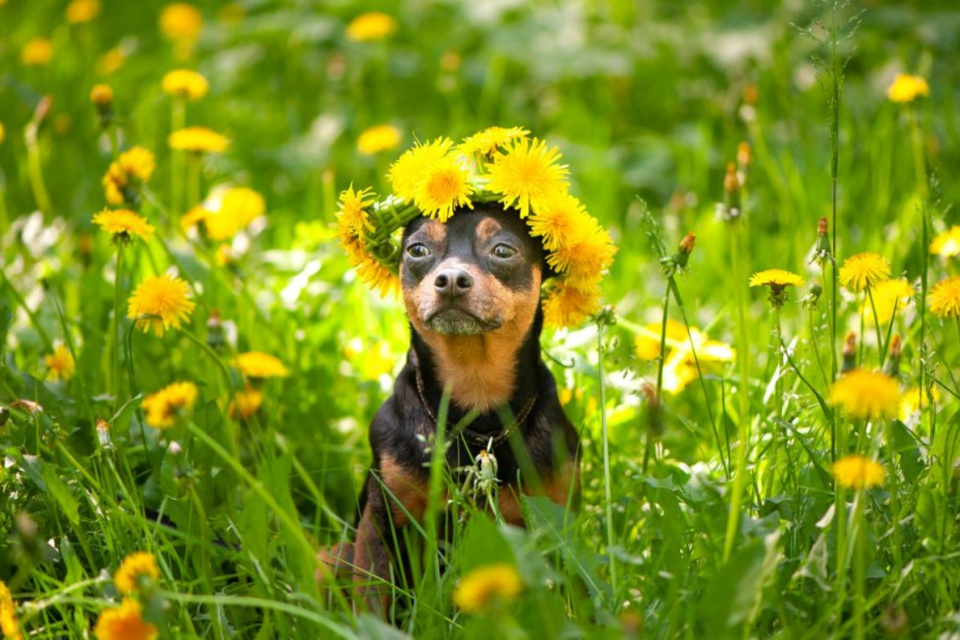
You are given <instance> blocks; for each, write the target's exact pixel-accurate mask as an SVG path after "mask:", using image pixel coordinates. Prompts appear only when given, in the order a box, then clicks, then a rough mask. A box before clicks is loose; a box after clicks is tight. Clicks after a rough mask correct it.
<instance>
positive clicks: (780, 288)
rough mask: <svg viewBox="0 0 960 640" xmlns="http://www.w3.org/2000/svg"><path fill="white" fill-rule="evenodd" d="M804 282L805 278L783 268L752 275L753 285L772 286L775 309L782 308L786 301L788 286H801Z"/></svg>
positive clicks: (772, 303) (771, 302)
mask: <svg viewBox="0 0 960 640" xmlns="http://www.w3.org/2000/svg"><path fill="white" fill-rule="evenodd" d="M803 283H804V279H803V278H801V277H800V276H798V275H797V274H795V273H792V272H790V271H785V270H783V269H767V270H766V271H760V272H757V273H755V274H753V275H752V276H750V286H751V287H769V288H770V304H771V305H772V306H773V308H774V309H775V310H778V309H780V307H782V306H783V303H784V302H786V300H787V297H786V290H787V287H799V286H801V285H803Z"/></svg>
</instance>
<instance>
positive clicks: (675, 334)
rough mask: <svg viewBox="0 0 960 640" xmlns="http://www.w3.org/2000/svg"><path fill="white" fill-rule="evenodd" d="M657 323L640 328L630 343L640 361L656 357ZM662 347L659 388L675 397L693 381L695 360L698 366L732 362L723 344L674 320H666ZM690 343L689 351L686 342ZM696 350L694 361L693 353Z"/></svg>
mask: <svg viewBox="0 0 960 640" xmlns="http://www.w3.org/2000/svg"><path fill="white" fill-rule="evenodd" d="M661 329H662V327H661V325H660V323H659V322H656V323H651V324H648V325H646V326H645V327H641V328H640V331H639V334H638V335H637V338H636V339H635V340H634V349H635V351H636V354H637V356H638V357H640V358H641V359H643V360H655V359H656V358H659V357H660V355H661V354H660V331H661ZM665 342H666V346H667V347H668V348H669V353H668V354H667V356H666V360H665V361H664V364H663V389H664V391H667V392H668V393H672V394H677V393H680V392H681V391H683V390H684V389H685V388H686V387H687V385H688V384H690V382H692V381H694V380H696V379H697V376H698V375H699V374H698V372H697V365H696V360H699V361H700V364H701V366H703V365H705V364H706V365H709V364H710V363H721V362H733V361H734V360H735V359H736V357H737V352H736V350H735V349H734V348H733V347H731V346H730V345H729V344H727V343H725V342H720V341H719V340H711V339H710V338H709V337H708V336H707V335H706V334H704V333H703V332H702V331H700V330H699V329H697V328H696V327H690V330H689V332H688V331H687V327H686V325H684V324H683V323H682V322H677V321H676V320H672V319H668V320H667V330H666V340H665ZM691 342H693V350H691V346H690V343H691ZM694 350H695V351H696V354H697V358H696V359H694V357H693V353H694Z"/></svg>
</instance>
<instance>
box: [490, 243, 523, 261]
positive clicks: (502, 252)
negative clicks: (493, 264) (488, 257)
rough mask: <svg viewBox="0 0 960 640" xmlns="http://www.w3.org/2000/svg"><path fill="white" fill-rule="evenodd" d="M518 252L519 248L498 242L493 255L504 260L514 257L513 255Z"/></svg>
mask: <svg viewBox="0 0 960 640" xmlns="http://www.w3.org/2000/svg"><path fill="white" fill-rule="evenodd" d="M517 253H518V252H517V250H516V249H514V248H513V247H511V246H510V245H508V244H498V245H497V246H495V247H494V248H493V255H494V256H496V257H498V258H500V259H502V260H506V259H507V258H512V257H513V256H515V255H517Z"/></svg>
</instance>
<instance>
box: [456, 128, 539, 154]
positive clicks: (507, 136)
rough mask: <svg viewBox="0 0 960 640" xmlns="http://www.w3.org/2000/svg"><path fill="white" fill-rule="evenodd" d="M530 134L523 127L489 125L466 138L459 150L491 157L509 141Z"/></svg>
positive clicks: (463, 152) (464, 152)
mask: <svg viewBox="0 0 960 640" xmlns="http://www.w3.org/2000/svg"><path fill="white" fill-rule="evenodd" d="M529 135H530V132H529V131H527V130H526V129H524V128H523V127H488V128H487V129H484V130H483V131H481V132H479V133H475V134H473V135H472V136H470V137H469V138H465V139H464V140H463V142H461V143H460V145H459V146H458V147H457V150H458V151H459V152H460V153H462V154H463V155H466V156H469V155H473V154H476V155H478V156H480V157H484V158H490V157H492V156H493V154H494V153H495V152H496V151H497V150H498V149H502V148H503V147H506V146H507V144H508V143H510V142H512V141H514V140H519V139H526V137H527V136H529Z"/></svg>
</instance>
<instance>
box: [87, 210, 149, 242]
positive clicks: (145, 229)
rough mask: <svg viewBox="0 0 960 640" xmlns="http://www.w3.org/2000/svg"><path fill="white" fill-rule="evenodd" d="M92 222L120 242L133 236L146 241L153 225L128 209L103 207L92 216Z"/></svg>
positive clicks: (126, 240)
mask: <svg viewBox="0 0 960 640" xmlns="http://www.w3.org/2000/svg"><path fill="white" fill-rule="evenodd" d="M93 222H94V224H96V225H99V227H100V228H101V229H103V230H104V231H106V232H107V233H109V234H110V235H111V236H113V239H114V241H116V242H121V243H125V242H129V241H130V239H131V238H133V237H134V236H136V237H138V238H140V239H142V240H144V241H146V240H149V239H150V238H152V237H153V233H154V228H153V225H151V224H150V223H149V222H147V221H146V220H145V219H144V218H142V217H140V216H139V215H137V214H136V213H134V212H133V211H130V210H129V209H104V210H103V211H101V212H100V213H98V214H96V215H95V216H93Z"/></svg>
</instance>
